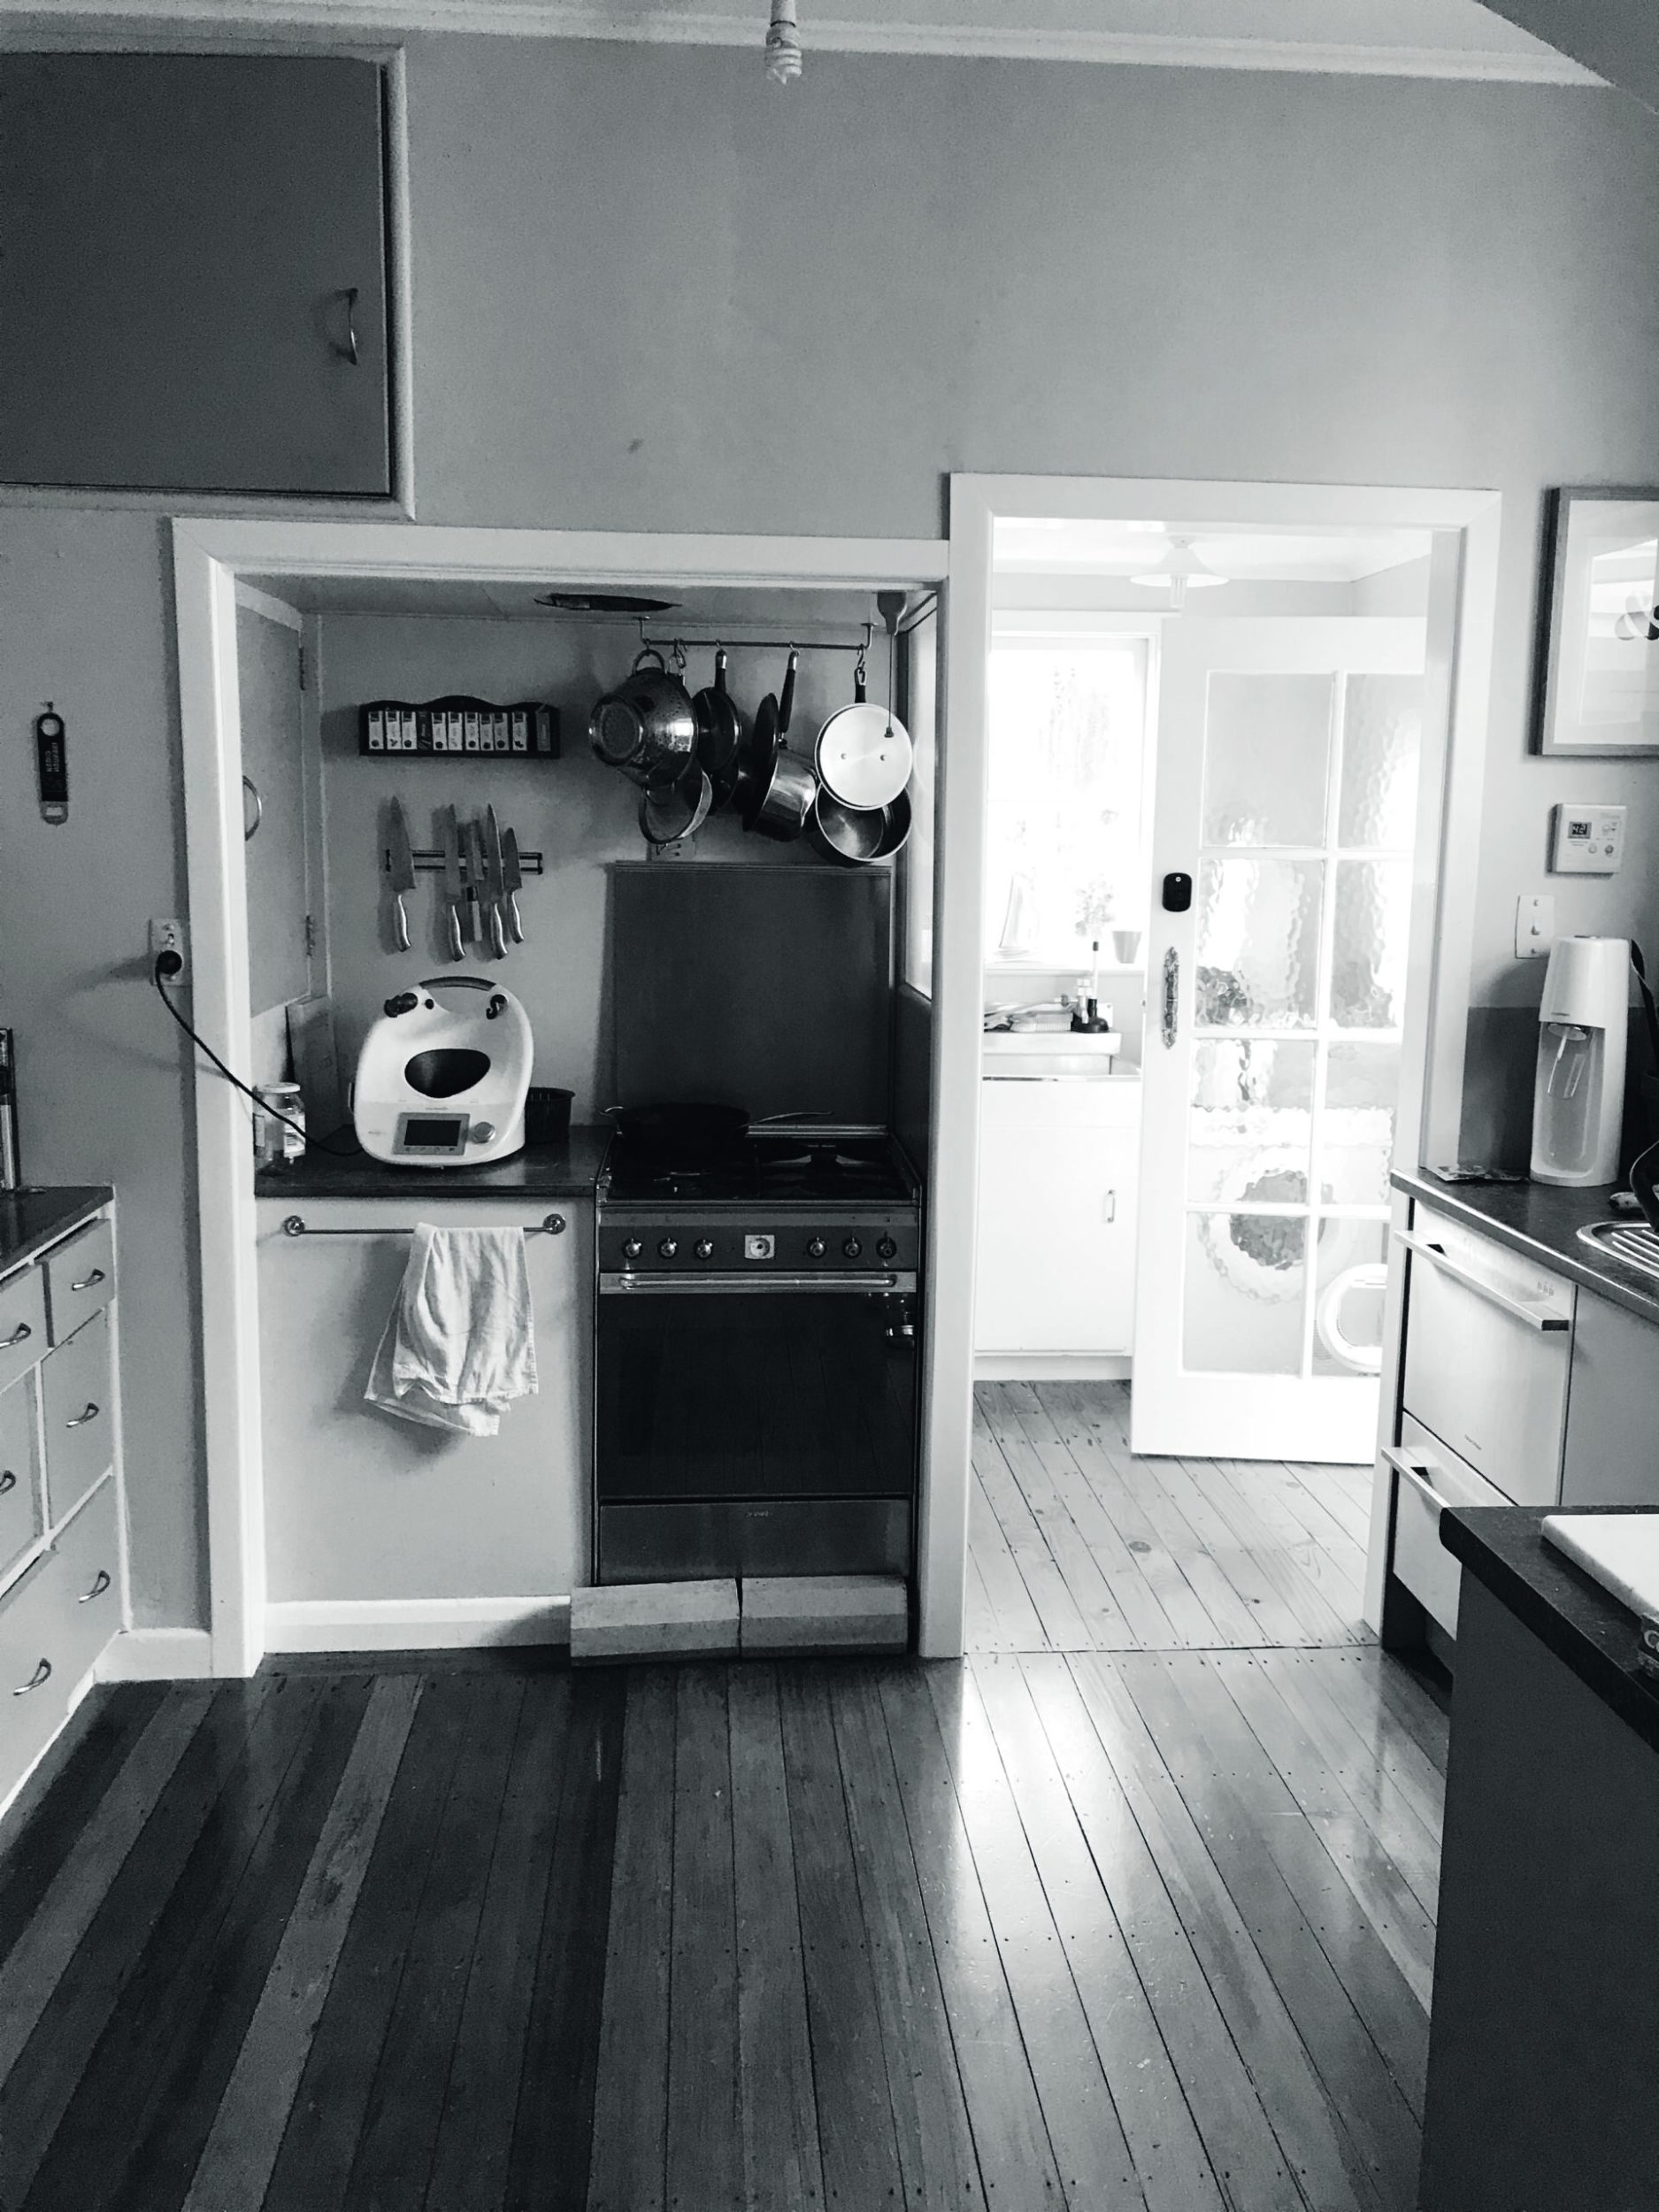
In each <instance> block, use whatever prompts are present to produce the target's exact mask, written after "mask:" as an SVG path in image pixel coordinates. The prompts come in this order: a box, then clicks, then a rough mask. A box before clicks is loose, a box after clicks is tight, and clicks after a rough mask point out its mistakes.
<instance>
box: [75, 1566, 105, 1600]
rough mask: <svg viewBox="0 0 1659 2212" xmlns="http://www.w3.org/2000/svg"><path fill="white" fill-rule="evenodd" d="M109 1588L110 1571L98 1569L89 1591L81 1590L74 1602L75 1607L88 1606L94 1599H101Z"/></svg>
mask: <svg viewBox="0 0 1659 2212" xmlns="http://www.w3.org/2000/svg"><path fill="white" fill-rule="evenodd" d="M109 1586H110V1571H109V1569H108V1568H107V1567H100V1568H99V1569H98V1571H97V1575H96V1578H95V1579H94V1582H93V1585H92V1587H91V1588H90V1589H89V1590H83V1591H82V1592H81V1595H80V1596H79V1597H78V1598H77V1599H76V1600H75V1603H76V1604H77V1605H90V1604H91V1602H92V1601H93V1599H94V1598H101V1597H102V1596H103V1595H104V1592H105V1591H106V1590H107V1589H108V1588H109Z"/></svg>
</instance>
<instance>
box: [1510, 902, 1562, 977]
mask: <svg viewBox="0 0 1659 2212" xmlns="http://www.w3.org/2000/svg"><path fill="white" fill-rule="evenodd" d="M1554 944H1555V900H1554V899H1553V898H1551V896H1550V895H1549V893H1548V891H1538V892H1524V893H1523V894H1522V895H1521V896H1520V897H1519V898H1518V899H1517V901H1516V902H1515V956H1516V958H1517V960H1542V959H1544V958H1546V957H1547V956H1548V953H1549V951H1550V949H1551V948H1552V946H1553V945H1554Z"/></svg>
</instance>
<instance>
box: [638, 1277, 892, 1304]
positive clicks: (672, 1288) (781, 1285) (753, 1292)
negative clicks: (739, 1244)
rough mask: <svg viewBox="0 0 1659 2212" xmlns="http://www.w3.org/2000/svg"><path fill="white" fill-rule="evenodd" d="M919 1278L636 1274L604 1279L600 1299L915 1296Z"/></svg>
mask: <svg viewBox="0 0 1659 2212" xmlns="http://www.w3.org/2000/svg"><path fill="white" fill-rule="evenodd" d="M915 1289H916V1278H915V1276H914V1275H913V1274H903V1275H877V1274H851V1273H849V1274H846V1275H669V1274H634V1273H626V1274H620V1275H601V1277H600V1278H599V1295H600V1296H601V1297H602V1298H616V1297H624V1296H630V1297H631V1296H633V1295H634V1294H635V1293H637V1292H639V1291H649V1292H650V1293H651V1294H652V1295H653V1296H661V1295H662V1294H664V1293H666V1294H668V1295H669V1296H670V1297H672V1298H741V1297H761V1296H764V1294H766V1293H767V1292H768V1291H773V1292H775V1291H780V1290H781V1291H804V1290H822V1291H830V1292H834V1291H843V1292H845V1291H859V1292H862V1293H864V1295H865V1296H868V1295H869V1294H870V1293H871V1292H872V1291H892V1292H895V1293H898V1294H913V1293H914V1291H915Z"/></svg>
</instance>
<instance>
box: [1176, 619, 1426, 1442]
mask: <svg viewBox="0 0 1659 2212" xmlns="http://www.w3.org/2000/svg"><path fill="white" fill-rule="evenodd" d="M1424 637H1425V631H1424V625H1423V623H1422V622H1421V621H1418V620H1402V619H1397V618H1386V619H1385V618H1371V617H1354V618H1348V617H1330V616H1310V617H1294V618H1292V617H1273V618H1263V619H1259V620H1255V621H1249V620H1243V619H1227V620H1222V621H1205V620H1203V619H1202V618H1191V617H1184V618H1181V619H1179V620H1177V621H1172V622H1170V623H1168V624H1166V625H1165V627H1164V645H1163V651H1162V657H1161V670H1160V687H1159V709H1158V743H1157V784H1156V801H1155V815H1154V826H1153V886H1152V915H1151V927H1150V929H1149V930H1148V946H1147V1019H1146V1045H1145V1067H1144V1084H1145V1092H1144V1112H1143V1117H1142V1131H1143V1135H1142V1142H1141V1238H1140V1247H1139V1253H1138V1259H1137V1273H1136V1286H1135V1346H1134V1385H1133V1394H1132V1424H1133V1445H1134V1449H1135V1450H1136V1451H1137V1452H1151V1453H1172V1454H1182V1453H1191V1454H1194V1455H1204V1456H1222V1457H1230V1458H1240V1459H1295V1460H1330V1461H1339V1460H1347V1461H1350V1462H1353V1463H1364V1462H1366V1461H1369V1460H1370V1459H1371V1455H1372V1453H1373V1450H1374V1447H1375V1440H1376V1432H1377V1407H1378V1389H1379V1383H1378V1373H1379V1366H1380V1361H1381V1325H1382V1303H1383V1299H1382V1291H1383V1279H1384V1266H1385V1263H1386V1255H1387V1222H1388V1170H1389V1165H1390V1162H1391V1158H1392V1155H1393V1149H1394V1098H1395V1093H1396V1090H1397V1087H1398V1083H1399V1068H1400V1048H1401V1041H1402V1024H1403V1018H1404V996H1405V985H1406V953H1407V936H1408V929H1409V915H1410V893H1411V844H1412V837H1413V832H1414V827H1415V823H1416V795H1417V754H1418V749H1419V740H1420V735H1421V722H1422V694H1423V675H1422V672H1423V662H1424ZM1171 877H1174V878H1181V877H1186V878H1189V879H1191V900H1190V903H1189V904H1188V905H1187V907H1186V908H1185V909H1184V910H1183V909H1182V908H1181V907H1180V903H1179V901H1180V887H1179V883H1177V884H1175V885H1174V886H1173V887H1171V889H1170V890H1169V891H1166V888H1165V887H1166V882H1167V880H1168V879H1170V878H1171Z"/></svg>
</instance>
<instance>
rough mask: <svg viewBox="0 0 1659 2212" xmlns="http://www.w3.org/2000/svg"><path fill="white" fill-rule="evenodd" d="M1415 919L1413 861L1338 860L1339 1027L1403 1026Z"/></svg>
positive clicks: (1335, 1013)
mask: <svg viewBox="0 0 1659 2212" xmlns="http://www.w3.org/2000/svg"><path fill="white" fill-rule="evenodd" d="M1410 919H1411V865H1410V863H1409V861H1405V860H1340V861H1338V863H1337V866H1336V934H1335V939H1334V942H1333V947H1332V958H1331V1019H1332V1020H1333V1022H1334V1023H1335V1024H1336V1025H1337V1027H1338V1028H1339V1029H1398V1028H1399V1026H1400V1025H1401V1021H1402V1017H1403V1013H1404V1006H1405V984H1406V935H1407V932H1408V930H1409V926H1410Z"/></svg>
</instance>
